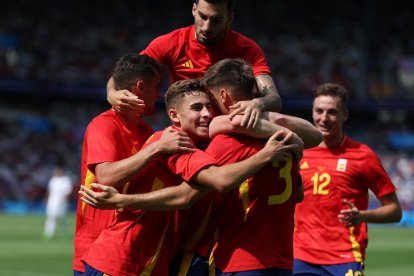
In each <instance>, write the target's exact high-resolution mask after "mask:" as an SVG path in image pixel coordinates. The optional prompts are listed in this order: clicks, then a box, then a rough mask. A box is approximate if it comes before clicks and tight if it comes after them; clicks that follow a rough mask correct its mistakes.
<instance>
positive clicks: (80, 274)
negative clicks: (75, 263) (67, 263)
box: [73, 270, 85, 276]
mask: <svg viewBox="0 0 414 276" xmlns="http://www.w3.org/2000/svg"><path fill="white" fill-rule="evenodd" d="M84 275H85V272H80V271H77V270H73V276H84Z"/></svg>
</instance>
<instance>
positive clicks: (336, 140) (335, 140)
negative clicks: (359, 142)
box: [319, 133, 345, 148]
mask: <svg viewBox="0 0 414 276" xmlns="http://www.w3.org/2000/svg"><path fill="white" fill-rule="evenodd" d="M344 140H345V135H344V134H343V133H341V135H338V136H337V137H332V138H331V139H329V138H324V139H323V141H322V143H320V145H319V146H320V147H322V148H333V147H337V146H339V145H341V144H342V142H343V141H344Z"/></svg>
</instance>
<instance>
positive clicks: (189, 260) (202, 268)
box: [169, 250, 208, 276]
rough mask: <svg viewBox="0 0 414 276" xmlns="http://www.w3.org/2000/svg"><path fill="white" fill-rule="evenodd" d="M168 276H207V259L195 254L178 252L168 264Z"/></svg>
mask: <svg viewBox="0 0 414 276" xmlns="http://www.w3.org/2000/svg"><path fill="white" fill-rule="evenodd" d="M169 275H170V276H175V275H186V276H208V259H207V258H205V257H203V256H200V255H198V254H196V253H190V252H184V251H183V250H179V251H178V252H177V254H176V256H175V258H174V260H173V261H172V262H171V263H170V266H169Z"/></svg>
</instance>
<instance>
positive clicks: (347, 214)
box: [338, 199, 361, 227]
mask: <svg viewBox="0 0 414 276" xmlns="http://www.w3.org/2000/svg"><path fill="white" fill-rule="evenodd" d="M343 203H345V204H346V205H348V206H349V208H348V209H343V210H341V212H340V213H339V215H338V218H339V221H340V222H342V223H343V224H345V226H346V227H352V226H355V225H358V224H359V223H361V213H360V211H359V209H358V208H357V207H356V206H355V204H354V203H352V202H351V201H349V200H346V199H344V200H343Z"/></svg>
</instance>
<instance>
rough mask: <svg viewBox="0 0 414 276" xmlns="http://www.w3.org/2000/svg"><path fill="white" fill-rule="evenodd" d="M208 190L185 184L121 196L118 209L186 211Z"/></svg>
mask: <svg viewBox="0 0 414 276" xmlns="http://www.w3.org/2000/svg"><path fill="white" fill-rule="evenodd" d="M208 192H209V190H208V189H207V188H202V187H192V186H190V185H189V184H187V183H185V182H184V183H182V184H181V185H179V186H173V187H168V188H164V189H160V190H157V191H153V192H150V193H146V194H127V195H123V197H122V202H119V205H118V206H119V208H128V209H140V210H151V211H169V210H175V209H187V208H189V207H191V206H192V205H193V204H194V203H195V202H196V201H197V200H199V199H200V198H201V197H202V196H204V195H205V194H207V193H208Z"/></svg>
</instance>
